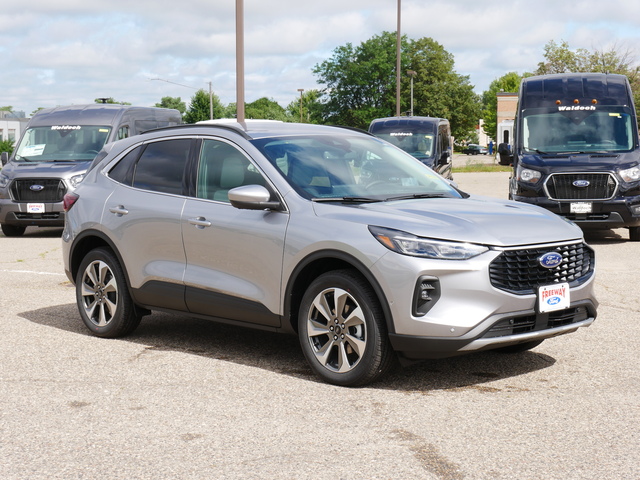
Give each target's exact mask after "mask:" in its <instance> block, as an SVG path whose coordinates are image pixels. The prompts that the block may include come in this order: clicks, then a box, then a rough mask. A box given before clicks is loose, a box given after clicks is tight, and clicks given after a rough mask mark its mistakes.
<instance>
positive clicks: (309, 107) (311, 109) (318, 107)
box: [285, 89, 323, 124]
mask: <svg viewBox="0 0 640 480" xmlns="http://www.w3.org/2000/svg"><path fill="white" fill-rule="evenodd" d="M321 97H322V93H321V92H320V90H317V89H312V90H305V91H304V92H302V102H300V100H301V98H300V97H297V98H296V99H295V100H293V101H292V102H291V103H290V104H289V105H287V108H286V109H285V110H286V111H287V114H288V115H289V117H291V119H292V120H293V121H294V122H299V121H300V109H301V107H302V123H317V124H322V123H323V119H322V103H321V102H320V98H321ZM300 103H302V106H301V105H300Z"/></svg>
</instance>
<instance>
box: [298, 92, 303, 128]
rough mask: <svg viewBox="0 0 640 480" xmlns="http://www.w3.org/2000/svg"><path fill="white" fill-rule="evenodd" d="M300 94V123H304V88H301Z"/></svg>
mask: <svg viewBox="0 0 640 480" xmlns="http://www.w3.org/2000/svg"><path fill="white" fill-rule="evenodd" d="M298 91H299V92H300V123H302V92H304V88H299V89H298Z"/></svg>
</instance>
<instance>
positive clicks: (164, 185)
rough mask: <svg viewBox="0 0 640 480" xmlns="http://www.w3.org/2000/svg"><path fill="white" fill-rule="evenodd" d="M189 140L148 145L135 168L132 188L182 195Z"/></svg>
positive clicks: (166, 141)
mask: <svg viewBox="0 0 640 480" xmlns="http://www.w3.org/2000/svg"><path fill="white" fill-rule="evenodd" d="M190 145H191V140H190V139H177V140H165V141H161V142H155V143H150V144H148V145H147V147H146V148H145V149H144V152H142V155H140V159H139V160H138V163H137V164H136V166H135V173H134V175H133V186H134V187H136V188H142V189H145V190H153V191H154V192H163V193H172V194H176V195H182V193H183V188H182V183H183V177H184V170H185V165H186V163H187V158H188V157H189V147H190Z"/></svg>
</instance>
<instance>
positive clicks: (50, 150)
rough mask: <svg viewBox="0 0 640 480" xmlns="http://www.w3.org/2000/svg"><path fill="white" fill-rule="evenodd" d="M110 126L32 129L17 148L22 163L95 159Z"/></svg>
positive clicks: (63, 126)
mask: <svg viewBox="0 0 640 480" xmlns="http://www.w3.org/2000/svg"><path fill="white" fill-rule="evenodd" d="M109 132H111V127H108V126H95V125H52V126H46V127H32V128H29V129H28V130H27V131H26V132H25V134H24V135H23V137H22V139H21V140H20V144H19V145H18V147H17V148H16V156H15V159H16V160H17V161H19V162H59V161H70V162H72V161H79V160H86V161H89V160H93V159H94V157H95V156H96V155H97V154H98V152H99V151H100V150H101V149H102V147H103V145H104V144H105V142H106V140H107V138H108V137H109Z"/></svg>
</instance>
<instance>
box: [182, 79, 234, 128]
mask: <svg viewBox="0 0 640 480" xmlns="http://www.w3.org/2000/svg"><path fill="white" fill-rule="evenodd" d="M210 102H211V104H212V106H213V117H212V118H223V117H224V114H225V108H224V105H222V103H221V102H220V98H218V96H217V95H216V94H215V93H212V94H211V98H209V93H208V92H205V91H204V89H202V88H201V89H200V90H198V91H197V92H196V93H195V94H194V95H193V97H191V103H190V104H189V108H188V109H187V112H186V113H185V114H184V116H183V119H184V121H185V123H196V122H200V121H202V120H209V118H211V117H210V110H209V104H210Z"/></svg>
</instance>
